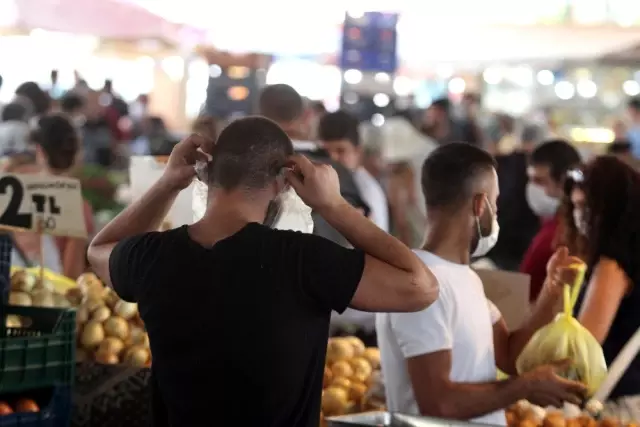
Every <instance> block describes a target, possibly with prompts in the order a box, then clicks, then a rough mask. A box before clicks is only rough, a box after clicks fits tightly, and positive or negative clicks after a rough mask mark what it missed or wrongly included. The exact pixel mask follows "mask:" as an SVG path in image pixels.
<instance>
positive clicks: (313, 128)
mask: <svg viewBox="0 0 640 427" xmlns="http://www.w3.org/2000/svg"><path fill="white" fill-rule="evenodd" d="M308 108H309V138H310V139H312V140H315V139H317V138H318V122H320V119H321V118H322V116H324V115H325V114H327V109H326V108H325V106H324V103H323V102H322V101H309V106H308Z"/></svg>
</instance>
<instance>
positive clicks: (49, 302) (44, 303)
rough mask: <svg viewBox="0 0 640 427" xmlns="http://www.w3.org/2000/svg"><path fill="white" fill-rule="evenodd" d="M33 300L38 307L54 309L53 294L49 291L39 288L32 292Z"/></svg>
mask: <svg viewBox="0 0 640 427" xmlns="http://www.w3.org/2000/svg"><path fill="white" fill-rule="evenodd" d="M31 300H32V301H33V305H34V306H36V307H54V306H55V302H54V300H53V293H52V292H51V291H49V290H48V289H44V288H39V289H35V290H34V291H33V292H31Z"/></svg>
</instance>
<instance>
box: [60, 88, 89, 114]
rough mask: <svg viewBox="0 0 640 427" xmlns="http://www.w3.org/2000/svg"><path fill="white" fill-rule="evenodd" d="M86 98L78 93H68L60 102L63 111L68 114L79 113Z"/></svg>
mask: <svg viewBox="0 0 640 427" xmlns="http://www.w3.org/2000/svg"><path fill="white" fill-rule="evenodd" d="M84 102H85V101H84V98H83V97H82V96H80V95H78V94H76V93H73V92H68V93H66V94H65V95H64V96H63V97H62V99H61V100H60V107H61V108H62V111H63V112H65V113H67V114H73V113H76V112H78V111H79V110H80V109H81V108H82V107H83V106H84Z"/></svg>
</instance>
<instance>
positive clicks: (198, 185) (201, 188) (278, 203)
mask: <svg viewBox="0 0 640 427" xmlns="http://www.w3.org/2000/svg"><path fill="white" fill-rule="evenodd" d="M198 169H200V170H198ZM196 170H198V176H199V178H200V179H199V180H195V182H194V186H193V202H192V208H193V220H194V222H195V221H199V220H200V219H201V218H202V217H203V216H204V213H205V211H206V210H207V197H208V194H209V187H208V186H207V184H206V176H205V174H204V173H203V172H202V165H200V166H198V167H197V168H196ZM263 224H265V225H267V226H268V227H271V228H275V229H278V230H292V231H299V232H301V233H307V234H310V233H313V219H312V218H311V208H310V207H309V206H307V205H306V204H305V203H304V202H303V201H302V199H301V198H300V197H299V196H298V194H297V193H296V192H295V190H294V189H293V188H291V187H287V188H285V189H284V190H283V191H282V192H281V193H280V194H279V195H278V196H277V197H276V198H275V199H274V200H272V201H271V202H269V206H268V207H267V212H266V213H265V219H264V221H263Z"/></svg>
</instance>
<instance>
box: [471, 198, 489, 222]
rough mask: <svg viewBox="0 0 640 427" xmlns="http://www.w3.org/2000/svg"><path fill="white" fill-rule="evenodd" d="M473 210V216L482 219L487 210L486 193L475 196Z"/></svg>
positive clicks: (472, 203)
mask: <svg viewBox="0 0 640 427" xmlns="http://www.w3.org/2000/svg"><path fill="white" fill-rule="evenodd" d="M471 209H472V210H473V215H475V216H477V217H478V218H482V215H484V211H485V209H487V198H486V196H485V194H484V193H480V194H476V195H475V196H473V199H472V200H471Z"/></svg>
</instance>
